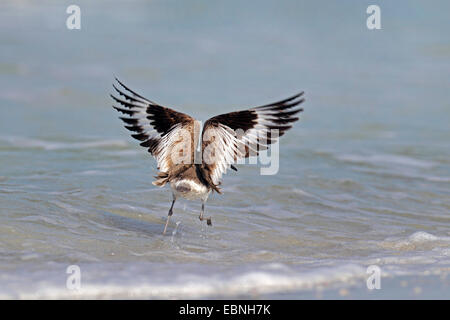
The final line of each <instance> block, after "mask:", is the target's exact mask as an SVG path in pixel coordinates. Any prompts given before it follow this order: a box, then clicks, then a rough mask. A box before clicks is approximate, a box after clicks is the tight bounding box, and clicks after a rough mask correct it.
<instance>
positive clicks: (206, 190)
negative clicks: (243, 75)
mask: <svg viewBox="0 0 450 320" xmlns="http://www.w3.org/2000/svg"><path fill="white" fill-rule="evenodd" d="M116 81H117V83H118V84H119V86H116V85H114V84H113V87H114V89H115V90H116V91H117V93H118V94H119V95H120V96H121V97H123V98H118V97H115V96H114V95H111V97H112V98H113V99H114V101H116V102H117V103H119V104H120V105H121V107H117V106H113V107H114V108H115V109H116V110H117V111H119V112H121V113H123V114H124V115H126V117H120V119H122V121H123V122H124V123H125V128H127V129H128V130H130V131H132V132H134V133H133V134H132V137H133V138H135V139H137V140H139V141H142V142H141V144H140V145H141V146H143V147H145V148H147V149H148V151H149V152H150V154H151V155H152V156H154V157H155V158H156V161H157V165H158V170H159V173H158V175H157V176H156V177H155V178H156V180H155V181H153V184H154V185H156V186H160V187H162V186H164V185H165V184H167V183H169V184H170V187H171V189H172V196H173V198H172V204H171V206H170V209H169V213H168V217H167V221H166V224H165V227H164V231H163V234H165V233H166V230H167V226H168V224H169V220H170V217H171V216H172V214H173V206H174V204H175V201H176V199H177V198H178V197H183V198H185V199H188V200H201V202H202V209H201V212H200V216H199V218H200V220H201V221H203V220H205V219H206V221H207V224H208V225H211V224H212V223H211V217H208V218H204V217H203V216H204V212H205V203H206V201H207V199H208V196H209V195H210V193H211V192H212V191H215V192H217V193H221V191H220V189H219V185H220V184H221V182H220V180H221V178H222V175H223V174H224V173H226V171H227V169H229V168H231V169H233V170H235V171H237V169H236V167H235V166H234V165H233V164H235V163H236V162H237V161H238V160H241V159H245V158H248V157H251V156H257V155H258V154H259V151H260V150H266V149H267V148H268V146H269V145H270V144H272V143H274V142H276V141H277V140H278V138H279V137H280V136H282V135H283V134H284V132H285V131H286V130H288V129H290V128H291V124H292V122H295V121H297V120H298V118H297V117H295V115H296V114H297V113H298V112H301V111H303V109H301V108H295V107H296V106H298V105H299V104H301V103H302V102H303V101H304V98H303V92H301V93H299V94H296V95H294V96H292V97H290V98H287V99H284V100H281V101H278V102H275V103H271V104H267V105H263V106H260V107H254V108H250V109H247V110H243V111H235V112H230V113H225V114H221V115H218V116H215V117H212V118H210V119H209V120H207V121H206V122H205V124H204V126H203V129H202V130H201V140H200V141H201V143H199V137H200V123H199V121H196V120H195V119H194V118H192V117H190V116H188V115H186V114H184V113H181V112H177V111H175V110H173V109H170V108H167V107H163V106H161V105H159V104H157V103H155V102H153V101H151V100H148V99H147V98H144V97H143V96H141V95H140V94H138V93H136V92H134V91H133V90H131V89H130V88H128V87H127V86H125V85H124V84H123V83H122V82H120V81H119V80H118V79H117V78H116ZM119 88H120V89H119ZM200 146H201V149H199V148H198V147H200Z"/></svg>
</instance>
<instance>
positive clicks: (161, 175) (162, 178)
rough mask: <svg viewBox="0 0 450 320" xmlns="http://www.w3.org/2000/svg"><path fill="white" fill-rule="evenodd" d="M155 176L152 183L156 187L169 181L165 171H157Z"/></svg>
mask: <svg viewBox="0 0 450 320" xmlns="http://www.w3.org/2000/svg"><path fill="white" fill-rule="evenodd" d="M155 178H156V180H155V181H153V182H152V184H153V185H155V186H158V187H163V186H164V185H165V184H166V183H167V182H168V181H169V175H168V174H167V173H165V172H159V173H158V175H157V176H155Z"/></svg>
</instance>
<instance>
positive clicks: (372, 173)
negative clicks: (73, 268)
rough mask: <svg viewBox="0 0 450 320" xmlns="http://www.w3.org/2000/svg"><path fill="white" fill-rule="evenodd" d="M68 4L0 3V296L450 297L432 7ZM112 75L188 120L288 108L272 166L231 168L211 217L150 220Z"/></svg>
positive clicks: (447, 106) (438, 52) (449, 235)
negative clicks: (370, 282)
mask: <svg viewBox="0 0 450 320" xmlns="http://www.w3.org/2000/svg"><path fill="white" fill-rule="evenodd" d="M78 4H79V6H80V7H81V11H82V29H81V30H77V31H75V30H74V31H70V30H67V29H66V27H65V20H66V18H67V14H66V13H65V10H66V6H65V5H64V4H61V3H59V2H58V1H42V2H40V3H39V4H37V3H35V2H32V1H2V3H1V4H0V8H1V10H0V43H1V51H0V298H156V299H164V298H222V297H227V298H229V297H231V298H241V297H242V298H246V297H252V298H260V297H261V298H305V297H306V298H320V297H325V298H327V297H330V296H331V297H333V296H334V292H336V296H337V297H344V298H345V297H349V298H352V297H355V298H359V297H365V296H367V297H368V298H383V297H386V298H400V297H406V298H410V297H423V298H435V297H438V298H445V299H448V298H450V296H449V294H448V293H449V292H450V290H448V287H449V284H450V280H449V277H448V273H449V272H450V229H449V225H450V215H449V214H450V196H449V195H450V160H449V159H450V142H449V141H450V130H449V125H448V124H449V120H450V102H449V101H450V99H449V98H450V96H449V95H450V94H449V92H450V90H449V89H450V82H449V81H448V79H449V74H450V35H449V34H448V33H445V32H443V30H448V28H449V23H450V22H449V21H448V17H447V13H446V12H448V9H449V5H448V3H446V2H439V5H437V4H436V5H435V4H433V5H430V4H424V3H422V2H420V1H397V2H395V4H394V3H392V2H388V1H379V5H380V7H381V8H382V30H376V31H369V30H368V29H367V28H366V24H365V19H366V16H367V15H366V13H365V9H366V7H365V4H363V3H361V2H359V1H348V2H346V3H338V2H334V1H317V2H314V3H311V2H298V1H286V2H283V3H281V4H280V3H275V2H258V4H255V3H246V4H243V3H241V2H239V3H238V2H227V3H226V4H225V3H222V4H213V3H208V2H206V1H193V2H186V3H183V4H180V3H175V2H162V1H151V2H147V1H127V2H111V1H108V3H106V1H98V2H95V4H94V3H91V2H88V1H78ZM114 76H118V77H119V78H120V79H121V80H122V81H124V82H125V83H126V84H127V85H128V86H130V87H131V88H133V89H135V90H136V91H138V92H139V93H141V94H142V95H144V96H146V97H148V98H149V99H151V100H154V101H157V102H159V103H161V104H163V105H167V106H170V107H174V108H175V109H177V110H180V111H182V112H186V113H188V114H191V115H192V116H195V117H197V118H198V119H199V120H202V121H205V120H206V119H208V118H209V117H211V116H213V115H216V114H218V113H223V112H228V111H233V110H238V109H242V108H246V107H250V106H256V105H261V104H265V103H269V102H272V101H276V100H277V99H281V98H284V97H286V96H289V95H292V94H294V93H296V92H298V91H301V90H304V91H305V92H306V102H305V104H304V105H303V107H304V109H305V111H304V112H303V114H302V115H301V119H300V121H299V122H297V123H296V124H295V126H294V128H293V129H291V130H290V131H288V132H287V133H286V135H285V136H283V137H282V139H281V140H280V145H279V148H280V163H279V171H278V173H277V174H276V175H271V176H263V175H260V168H259V166H257V165H246V166H244V165H240V166H238V169H239V171H238V172H237V173H236V172H233V171H231V172H229V173H228V174H227V175H226V176H225V177H224V179H223V192H224V194H223V195H220V196H218V195H213V196H212V197H210V200H209V201H208V203H207V206H206V210H207V214H209V215H211V216H212V219H213V227H207V226H206V225H205V224H202V223H201V222H200V221H199V220H198V214H199V210H200V203H197V202H189V201H184V200H181V201H177V203H176V205H175V208H174V216H173V218H172V224H171V225H170V229H169V233H168V235H166V236H163V235H162V234H161V233H162V230H163V227H164V223H165V219H166V217H167V211H168V209H169V206H170V201H171V194H170V191H169V190H168V189H167V188H165V189H159V188H156V187H154V186H153V185H152V184H151V181H152V180H153V176H154V175H155V173H156V169H155V162H154V161H153V159H151V157H150V156H149V155H148V154H147V152H146V150H145V149H142V148H141V147H139V146H138V143H137V142H136V141H134V140H133V139H132V138H131V137H129V134H128V132H126V130H125V129H124V128H123V127H122V124H121V122H120V120H118V119H117V114H116V112H115V111H114V110H113V109H112V108H111V104H112V102H111V99H110V98H109V96H108V95H109V93H111V92H112V87H111V83H112V81H113V79H114ZM70 265H77V266H79V267H80V270H81V289H80V290H79V291H76V292H75V291H71V290H69V289H67V287H66V281H67V278H68V276H69V275H68V274H67V273H66V269H67V267H68V266H70ZM370 265H377V266H379V267H380V269H381V274H382V289H381V290H376V291H372V292H370V293H369V291H368V290H367V289H366V280H367V278H368V274H367V272H366V269H367V267H368V266H370ZM405 279H406V280H405ZM384 281H386V282H387V283H388V285H387V286H386V288H385V287H384V286H383V283H384ZM353 291H354V292H358V295H353V296H352V294H351V293H352V292H353ZM323 292H325V294H323ZM327 292H328V293H329V294H327ZM436 292H442V294H441V295H439V296H436Z"/></svg>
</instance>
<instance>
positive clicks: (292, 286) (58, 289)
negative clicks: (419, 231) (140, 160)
mask: <svg viewBox="0 0 450 320" xmlns="http://www.w3.org/2000/svg"><path fill="white" fill-rule="evenodd" d="M94 267H95V264H91V265H90V266H88V267H87V268H83V267H82V268H81V271H82V274H83V278H82V279H83V280H82V284H81V289H80V291H79V292H74V291H70V290H68V289H66V288H65V286H64V285H61V284H60V283H58V284H57V283H56V282H55V281H53V280H51V279H52V278H50V279H47V280H46V279H40V277H42V276H44V274H43V273H38V274H35V275H29V276H31V277H32V278H34V281H31V283H32V285H31V286H27V285H26V284H25V283H23V281H21V280H20V279H10V280H9V281H8V283H3V285H2V286H0V287H2V288H3V289H1V290H0V298H3V299H10V298H21V299H61V298H74V297H77V298H89V299H108V298H124V297H125V298H154V299H155V298H156V299H182V298H204V297H229V296H257V295H261V294H270V293H277V292H289V291H296V290H305V289H312V288H317V287H322V288H331V287H333V286H335V285H337V284H339V283H347V284H348V283H352V282H354V281H365V280H364V278H365V276H366V270H365V268H364V267H361V266H358V265H344V266H340V267H336V268H319V269H317V270H312V271H311V270H310V271H303V270H302V269H301V268H298V269H294V268H291V267H288V266H285V265H283V266H282V267H280V266H278V267H277V268H273V266H272V267H267V268H264V267H263V268H261V267H257V268H254V269H255V270H250V268H246V269H247V270H240V269H236V270H234V272H227V273H223V272H220V270H219V271H214V268H207V270H205V269H204V268H202V269H203V270H201V271H198V272H187V273H182V274H180V272H179V271H178V272H177V270H178V268H175V266H172V267H167V266H166V267H165V268H161V267H160V266H158V265H148V264H144V265H138V266H136V265H135V266H132V267H130V266H123V265H120V266H119V265H113V267H116V268H117V269H114V268H111V266H110V265H104V267H102V268H98V266H97V267H95V269H96V270H97V273H95V272H93V273H92V274H90V272H91V271H94V270H93V269H94ZM155 267H159V268H160V269H158V271H155V272H156V274H154V275H153V276H152V270H153V269H155ZM280 268H281V269H282V270H283V272H280ZM86 269H87V270H86ZM91 269H92V270H91ZM98 270H102V271H100V272H98ZM119 270H120V271H119ZM161 270H165V272H164V274H162V273H161ZM118 271H119V272H118ZM173 272H175V273H173ZM94 274H95V276H94ZM205 275H206V276H205ZM12 277H17V275H12ZM12 280H14V281H17V282H15V283H16V285H15V286H13V287H11V286H9V285H8V284H9V283H10V281H12ZM31 280H33V279H31ZM2 281H4V279H3V280H0V284H2ZM17 283H21V285H19V286H17ZM22 285H23V287H22Z"/></svg>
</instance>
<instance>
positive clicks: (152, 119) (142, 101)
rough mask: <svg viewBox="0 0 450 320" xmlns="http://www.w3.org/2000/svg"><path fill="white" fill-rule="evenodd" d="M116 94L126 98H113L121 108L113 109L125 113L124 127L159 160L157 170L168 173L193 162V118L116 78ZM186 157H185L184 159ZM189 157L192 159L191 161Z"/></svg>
mask: <svg viewBox="0 0 450 320" xmlns="http://www.w3.org/2000/svg"><path fill="white" fill-rule="evenodd" d="M116 81H117V83H118V86H116V85H115V84H113V87H114V89H115V91H116V92H117V93H118V94H119V95H120V96H121V97H123V98H120V97H119V98H118V97H116V96H114V95H111V97H112V98H113V99H114V101H115V102H117V103H119V104H120V105H121V106H119V107H117V106H114V105H113V108H114V109H116V110H117V111H119V112H121V113H123V114H124V115H125V117H120V119H121V120H122V121H123V122H124V123H125V128H127V129H128V130H130V131H132V132H133V134H132V135H131V136H132V137H133V138H135V139H137V140H139V141H142V142H141V144H140V145H141V146H143V147H145V148H148V151H149V152H150V153H151V154H152V155H153V156H154V157H155V158H156V161H157V163H158V169H159V170H160V171H161V172H163V173H167V172H169V170H170V169H172V168H173V167H174V164H175V163H174V162H175V160H174V155H175V156H176V155H179V156H180V157H179V158H177V159H176V161H186V159H187V161H188V162H189V161H191V162H193V161H194V158H193V157H194V149H195V146H193V145H192V144H193V142H194V139H192V137H193V130H194V125H195V122H194V119H193V118H192V117H190V116H188V115H186V114H184V113H181V112H177V111H175V110H172V109H169V108H166V107H163V106H161V105H159V104H157V103H155V102H153V101H150V100H148V99H146V98H144V97H143V96H141V95H139V94H138V93H136V92H134V91H133V90H131V89H129V88H128V87H127V86H125V85H124V84H123V83H122V82H120V81H119V80H118V79H117V78H116ZM183 157H184V158H183ZM188 158H189V159H188Z"/></svg>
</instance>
